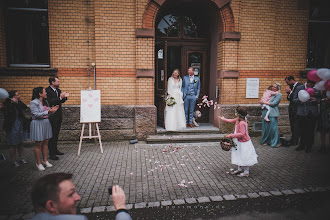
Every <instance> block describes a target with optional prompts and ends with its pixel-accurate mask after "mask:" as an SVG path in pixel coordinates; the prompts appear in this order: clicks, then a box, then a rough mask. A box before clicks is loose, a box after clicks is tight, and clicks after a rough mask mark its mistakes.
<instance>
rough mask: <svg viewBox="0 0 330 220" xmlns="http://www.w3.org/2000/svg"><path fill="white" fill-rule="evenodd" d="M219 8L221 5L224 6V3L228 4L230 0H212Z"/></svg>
mask: <svg viewBox="0 0 330 220" xmlns="http://www.w3.org/2000/svg"><path fill="white" fill-rule="evenodd" d="M212 1H213V2H214V3H215V4H216V5H217V6H218V7H219V8H222V7H223V6H225V5H226V4H228V3H229V2H231V0H212Z"/></svg>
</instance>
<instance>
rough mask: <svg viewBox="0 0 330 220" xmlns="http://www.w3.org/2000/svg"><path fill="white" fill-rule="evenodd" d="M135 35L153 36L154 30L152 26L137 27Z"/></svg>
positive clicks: (140, 36) (138, 36)
mask: <svg viewBox="0 0 330 220" xmlns="http://www.w3.org/2000/svg"><path fill="white" fill-rule="evenodd" d="M135 37H136V38H154V37H155V30H154V29H152V28H137V29H136V33H135Z"/></svg>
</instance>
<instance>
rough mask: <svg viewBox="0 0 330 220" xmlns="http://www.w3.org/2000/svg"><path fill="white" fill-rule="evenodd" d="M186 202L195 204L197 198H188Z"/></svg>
mask: <svg viewBox="0 0 330 220" xmlns="http://www.w3.org/2000/svg"><path fill="white" fill-rule="evenodd" d="M186 202H187V203H188V204H194V203H197V200H196V199H195V198H187V199H186Z"/></svg>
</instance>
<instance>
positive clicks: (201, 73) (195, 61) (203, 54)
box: [182, 46, 210, 123]
mask: <svg viewBox="0 0 330 220" xmlns="http://www.w3.org/2000/svg"><path fill="white" fill-rule="evenodd" d="M183 56H184V59H182V62H183V63H182V67H183V74H182V75H183V76H184V75H187V74H188V68H189V67H191V66H192V67H194V69H195V73H194V74H195V76H198V77H199V79H200V82H201V85H200V86H201V87H200V93H199V97H198V99H197V102H196V104H197V103H201V102H202V97H203V96H204V95H209V94H208V93H209V78H210V74H209V71H208V68H207V63H208V57H207V49H206V47H204V46H191V47H189V46H185V47H183ZM196 110H200V111H201V112H202V117H201V118H199V119H198V122H199V123H200V122H202V123H208V122H209V108H208V107H202V108H198V106H197V105H196V106H195V111H196Z"/></svg>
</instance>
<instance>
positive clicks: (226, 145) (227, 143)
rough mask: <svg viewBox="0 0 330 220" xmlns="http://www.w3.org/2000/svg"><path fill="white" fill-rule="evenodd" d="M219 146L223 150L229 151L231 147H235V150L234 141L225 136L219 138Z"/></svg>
mask: <svg viewBox="0 0 330 220" xmlns="http://www.w3.org/2000/svg"><path fill="white" fill-rule="evenodd" d="M220 146H221V148H222V150H224V151H229V150H230V149H231V148H232V147H233V148H235V150H237V148H236V143H235V142H234V141H233V139H232V138H225V137H224V138H221V139H220Z"/></svg>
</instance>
